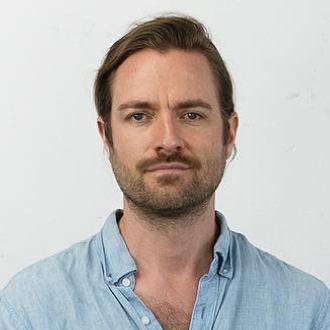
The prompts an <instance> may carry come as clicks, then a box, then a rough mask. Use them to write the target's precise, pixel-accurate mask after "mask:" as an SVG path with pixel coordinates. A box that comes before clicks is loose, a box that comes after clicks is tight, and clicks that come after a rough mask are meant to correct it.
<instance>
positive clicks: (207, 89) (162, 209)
mask: <svg viewBox="0 0 330 330" xmlns="http://www.w3.org/2000/svg"><path fill="white" fill-rule="evenodd" d="M112 95H113V103H112V110H111V118H110V122H111V124H110V125H111V131H112V139H113V141H112V146H110V147H109V156H110V161H111V164H112V168H113V171H114V174H115V176H116V179H117V181H118V184H119V186H120V188H121V190H122V191H123V193H124V196H125V198H126V200H127V202H129V203H130V204H131V205H133V206H134V207H137V208H138V209H139V210H142V211H143V212H144V213H147V214H149V215H155V216H158V217H174V216H184V215H188V214H192V213H194V212H196V211H197V210H199V209H201V207H202V206H205V205H207V203H208V202H209V201H210V199H211V198H212V197H213V194H214V191H215V189H216V188H217V186H218V185H219V183H220V181H221V178H222V175H223V171H224V168H225V163H226V159H227V158H228V156H229V155H230V153H231V151H232V147H233V143H234V135H235V132H236V126H237V117H236V115H235V116H233V118H231V119H230V124H231V137H230V138H229V140H228V143H227V145H224V142H223V123H222V119H221V112H220V109H219V102H218V95H217V90H216V85H215V82H214V78H213V75H212V72H211V69H210V66H209V63H208V61H207V59H206V58H205V57H204V55H202V54H201V53H198V52H185V51H180V50H170V51H168V52H166V53H160V52H157V51H154V50H143V51H140V52H138V53H135V54H133V55H132V56H130V57H129V58H128V59H126V60H125V62H124V63H123V64H122V65H121V66H120V67H119V68H118V70H117V72H116V73H115V77H114V80H113V86H112ZM99 125H100V124H99ZM102 132H103V137H104V127H103V125H102V123H101V133H102ZM110 145H111V144H110Z"/></svg>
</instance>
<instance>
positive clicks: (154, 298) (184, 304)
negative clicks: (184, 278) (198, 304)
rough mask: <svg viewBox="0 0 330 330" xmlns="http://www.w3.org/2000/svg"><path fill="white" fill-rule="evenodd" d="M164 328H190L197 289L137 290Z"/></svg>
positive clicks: (175, 329) (170, 329)
mask: <svg viewBox="0 0 330 330" xmlns="http://www.w3.org/2000/svg"><path fill="white" fill-rule="evenodd" d="M137 294H138V296H139V298H140V299H141V300H142V301H143V303H144V304H145V305H146V306H147V307H148V309H150V310H151V311H152V312H153V314H154V315H155V317H156V318H157V320H158V322H159V323H160V325H161V326H162V328H163V329H164V330H188V329H189V325H190V319H191V315H192V311H193V307H194V303H195V298H196V291H195V290H190V291H187V292H171V291H170V290H168V291H162V292H154V293H151V292H137Z"/></svg>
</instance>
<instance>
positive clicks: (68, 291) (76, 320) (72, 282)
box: [0, 210, 330, 330]
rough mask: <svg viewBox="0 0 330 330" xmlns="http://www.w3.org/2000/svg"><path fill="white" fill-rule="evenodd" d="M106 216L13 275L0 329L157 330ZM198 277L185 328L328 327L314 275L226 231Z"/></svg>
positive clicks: (325, 301)
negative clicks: (77, 239)
mask: <svg viewBox="0 0 330 330" xmlns="http://www.w3.org/2000/svg"><path fill="white" fill-rule="evenodd" d="M121 214H122V212H121V211H120V210H117V211H116V212H114V213H112V214H111V215H110V216H109V218H108V220H107V222H106V224H105V225H104V227H103V228H102V230H101V231H100V232H99V233H98V234H96V235H95V236H93V237H91V238H90V239H87V240H86V241H84V242H81V243H78V244H75V245H74V246H72V247H71V248H69V249H67V250H65V251H63V252H61V253H59V254H57V255H55V256H52V257H50V258H48V259H46V260H43V261H41V262H39V263H37V264H35V265H33V266H31V267H29V268H27V269H26V270H24V271H22V272H21V273H19V274H18V275H16V276H15V277H14V278H13V279H12V280H11V282H10V283H9V284H8V285H7V287H6V288H5V289H4V290H3V291H2V292H1V293H0V329H1V330H13V329H15V330H18V329H20V330H32V329H33V330H66V329H67V330H78V329H79V330H93V329H95V330H96V329H97V330H105V329H111V330H129V329H140V330H142V329H143V330H146V329H149V330H160V329H161V326H160V324H159V322H158V321H157V319H156V318H155V316H154V315H153V313H152V311H150V310H149V309H148V308H146V306H145V305H144V304H143V302H142V301H141V300H140V299H139V297H138V296H136V295H135V293H134V284H135V280H134V274H135V272H136V271H137V268H136V265H135V262H134V260H133V258H132V257H131V255H130V254H129V251H128V249H127V247H126V245H125V243H124V241H123V239H122V237H121V235H120V232H119V229H118V226H117V221H116V217H117V218H119V217H120V216H121ZM216 219H217V221H218V222H219V224H220V228H221V234H220V236H219V238H218V240H217V242H216V244H215V246H214V259H213V261H212V263H211V266H210V271H209V273H208V274H205V275H204V276H203V277H202V278H201V279H200V281H199V286H198V293H197V297H196V301H195V305H194V309H193V313H192V317H191V322H190V329H191V330H198V329H203V330H208V329H219V330H220V329H221V330H265V329H269V330H270V329H276V330H295V329H296V330H307V329H308V330H312V329H314V330H321V329H322V330H325V329H327V330H329V329H330V294H329V290H328V289H327V288H326V286H325V285H324V284H323V283H322V282H321V281H319V280H317V279H315V278H314V277H312V276H310V275H307V274H305V273H303V272H302V271H300V270H297V269H296V268H294V267H292V266H289V265H288V264H286V263H284V262H282V261H280V260H278V259H276V258H275V257H273V256H271V255H270V254H268V253H265V252H263V251H261V250H259V249H257V248H256V247H254V246H253V245H252V244H251V243H249V242H248V241H247V239H246V238H245V237H244V236H243V235H241V234H238V233H235V232H232V231H230V230H229V229H228V227H227V224H226V221H225V219H224V217H223V216H222V215H221V214H220V213H218V212H217V213H216Z"/></svg>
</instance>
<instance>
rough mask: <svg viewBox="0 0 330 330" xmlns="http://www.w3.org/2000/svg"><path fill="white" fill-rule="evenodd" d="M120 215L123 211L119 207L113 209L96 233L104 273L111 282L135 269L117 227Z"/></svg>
mask: <svg viewBox="0 0 330 330" xmlns="http://www.w3.org/2000/svg"><path fill="white" fill-rule="evenodd" d="M122 215H123V211H122V210H120V209H118V210H115V211H113V212H112V213H111V214H110V215H109V216H108V218H107V220H106V223H105V225H104V226H103V228H102V229H101V232H100V233H99V235H98V237H99V250H100V254H101V262H102V264H103V270H104V275H105V277H106V279H108V280H109V281H111V282H113V283H116V282H118V281H119V280H120V279H121V278H122V277H123V276H125V275H127V274H129V273H132V272H136V270H137V267H136V264H135V262H134V259H133V258H132V256H131V254H130V253H129V251H128V248H127V246H126V244H125V242H124V239H123V237H122V236H121V234H120V231H119V228H118V224H117V222H118V221H119V220H120V218H121V217H122Z"/></svg>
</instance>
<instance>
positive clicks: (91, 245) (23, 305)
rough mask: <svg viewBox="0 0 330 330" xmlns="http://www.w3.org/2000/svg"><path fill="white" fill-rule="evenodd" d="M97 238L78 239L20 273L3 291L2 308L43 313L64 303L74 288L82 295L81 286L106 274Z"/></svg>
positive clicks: (0, 295)
mask: <svg viewBox="0 0 330 330" xmlns="http://www.w3.org/2000/svg"><path fill="white" fill-rule="evenodd" d="M96 238H97V236H93V237H91V238H89V239H87V240H85V241H82V242H79V243H76V244H74V245H73V246H71V247H69V248H68V249H66V250H64V251H62V252H60V253H58V254H56V255H53V256H51V257H48V258H46V259H44V260H41V261H39V262H37V263H35V264H33V265H31V266H29V267H28V268H26V269H24V270H22V271H21V272H19V273H18V274H16V275H15V276H14V277H13V278H12V279H11V281H10V282H9V283H8V284H7V286H6V287H5V288H4V289H3V290H2V291H1V292H0V307H1V309H2V310H3V311H4V310H7V313H10V314H11V317H14V316H13V315H14V314H16V315H19V318H20V319H24V318H25V317H24V316H27V315H33V314H34V313H35V312H37V313H38V314H39V315H40V314H42V311H43V310H47V309H48V307H49V308H53V307H54V306H62V304H63V303H62V302H63V301H65V300H67V301H68V300H69V299H68V298H69V297H70V295H72V292H73V290H75V292H76V293H78V298H79V288H84V287H86V286H87V285H88V283H90V282H94V281H98V280H99V278H100V277H101V276H102V268H101V267H100V261H99V260H100V258H99V257H98V252H97V248H96V246H95V244H97V240H96ZM93 268H95V271H93ZM77 288H78V290H77ZM81 290H82V289H81ZM51 306H52V307H51ZM60 309H61V308H60ZM60 309H59V310H60ZM40 316H41V315H40ZM0 319H1V315H0ZM0 324H1V323H0Z"/></svg>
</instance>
